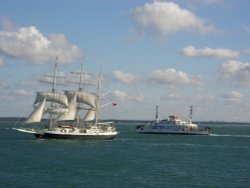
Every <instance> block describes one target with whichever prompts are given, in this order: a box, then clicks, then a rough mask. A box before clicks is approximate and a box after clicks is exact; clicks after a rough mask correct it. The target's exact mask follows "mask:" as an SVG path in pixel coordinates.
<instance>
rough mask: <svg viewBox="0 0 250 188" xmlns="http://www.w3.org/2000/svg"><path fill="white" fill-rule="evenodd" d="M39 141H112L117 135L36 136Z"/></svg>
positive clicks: (48, 134) (46, 134) (47, 134)
mask: <svg viewBox="0 0 250 188" xmlns="http://www.w3.org/2000/svg"><path fill="white" fill-rule="evenodd" d="M34 135H35V137H36V138H39V139H69V140H112V139H114V138H115V137H116V134H96V135H76V134H51V133H44V134H34Z"/></svg>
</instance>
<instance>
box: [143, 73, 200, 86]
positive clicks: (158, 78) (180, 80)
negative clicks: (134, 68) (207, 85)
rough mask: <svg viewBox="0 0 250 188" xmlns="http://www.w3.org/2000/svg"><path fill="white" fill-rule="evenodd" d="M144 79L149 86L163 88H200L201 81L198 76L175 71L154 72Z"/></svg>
mask: <svg viewBox="0 0 250 188" xmlns="http://www.w3.org/2000/svg"><path fill="white" fill-rule="evenodd" d="M146 79H147V81H148V83H150V84H159V85H164V86H175V85H192V86H202V85H203V81H202V78H201V77H200V76H194V75H191V74H188V73H185V72H182V71H177V70H175V69H165V70H155V71H151V72H149V73H148V74H147V76H146Z"/></svg>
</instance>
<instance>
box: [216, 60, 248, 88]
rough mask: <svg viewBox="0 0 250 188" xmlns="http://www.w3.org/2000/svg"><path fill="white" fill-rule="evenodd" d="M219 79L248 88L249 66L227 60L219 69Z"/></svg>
mask: <svg viewBox="0 0 250 188" xmlns="http://www.w3.org/2000/svg"><path fill="white" fill-rule="evenodd" d="M220 72H221V77H222V78H223V79H224V80H229V81H233V82H235V83H237V84H240V85H242V86H248V87H250V64H249V63H243V62H240V61H233V60H229V61H228V62H226V63H223V64H222V65H221V67H220Z"/></svg>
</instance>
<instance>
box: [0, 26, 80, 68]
mask: <svg viewBox="0 0 250 188" xmlns="http://www.w3.org/2000/svg"><path fill="white" fill-rule="evenodd" d="M0 54H3V55H6V56H8V57H11V58H15V59H19V58H20V59H24V60H27V61H29V62H31V63H34V64H43V63H50V62H55V59H56V57H58V59H59V60H58V61H59V62H60V63H64V64H66V63H73V62H75V61H78V60H79V59H82V58H83V54H82V52H81V50H80V49H79V48H78V47H77V46H75V45H72V44H70V43H68V41H67V40H66V38H65V36H64V35H62V34H52V35H49V36H48V37H45V36H44V35H43V34H42V33H41V32H40V31H39V30H38V29H37V28H36V27H34V26H30V27H21V28H18V29H15V30H2V31H0Z"/></svg>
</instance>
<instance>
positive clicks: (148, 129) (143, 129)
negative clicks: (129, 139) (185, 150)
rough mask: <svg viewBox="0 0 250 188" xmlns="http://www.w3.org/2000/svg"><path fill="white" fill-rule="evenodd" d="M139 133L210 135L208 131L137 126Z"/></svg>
mask: <svg viewBox="0 0 250 188" xmlns="http://www.w3.org/2000/svg"><path fill="white" fill-rule="evenodd" d="M137 133H142V134H169V135H171V134H172V135H209V134H210V130H207V129H194V130H190V129H188V130H182V129H177V130H171V129H168V128H164V127H161V128H155V127H153V126H149V125H148V126H147V125H146V126H144V125H141V126H137Z"/></svg>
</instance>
